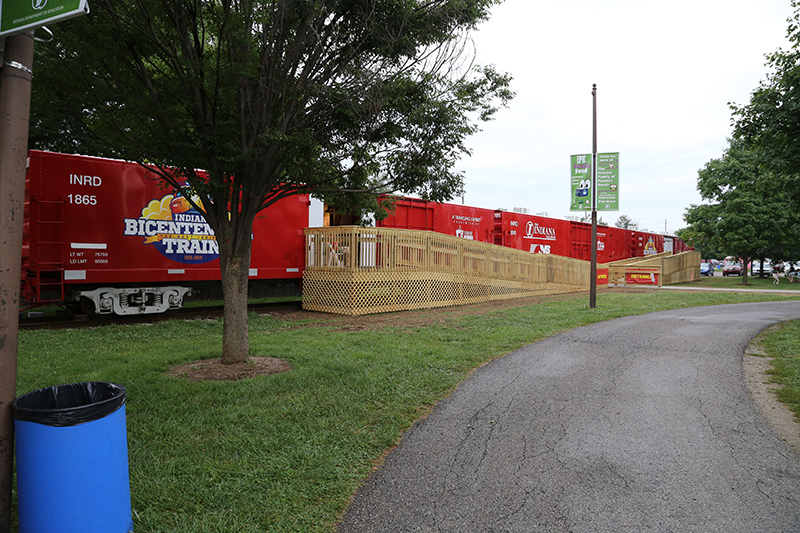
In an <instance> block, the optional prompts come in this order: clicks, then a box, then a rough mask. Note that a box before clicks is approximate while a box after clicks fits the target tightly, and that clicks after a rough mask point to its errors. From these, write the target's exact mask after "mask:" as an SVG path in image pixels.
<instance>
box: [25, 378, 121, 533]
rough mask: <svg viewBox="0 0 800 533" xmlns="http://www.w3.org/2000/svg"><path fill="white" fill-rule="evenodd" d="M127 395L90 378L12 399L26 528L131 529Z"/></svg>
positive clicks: (87, 532) (116, 532)
mask: <svg viewBox="0 0 800 533" xmlns="http://www.w3.org/2000/svg"><path fill="white" fill-rule="evenodd" d="M125 394H126V393H125V388H124V387H122V386H120V385H115V384H113V383H104V382H87V383H71V384H68V385H56V386H54V387H47V388H44V389H39V390H35V391H33V392H29V393H28V394H24V395H22V396H20V397H18V398H17V399H15V400H14V402H13V403H12V404H11V406H12V409H13V412H14V429H15V433H16V457H17V501H18V506H19V531H20V533H45V532H47V533H53V532H55V531H58V532H63V533H72V532H75V533H79V532H80V533H94V532H97V533H128V532H131V531H133V520H132V518H131V496H130V478H129V474H128V439H127V429H126V423H125Z"/></svg>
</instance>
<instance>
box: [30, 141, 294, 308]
mask: <svg viewBox="0 0 800 533" xmlns="http://www.w3.org/2000/svg"><path fill="white" fill-rule="evenodd" d="M25 185H26V194H25V208H26V209H25V222H24V234H23V250H22V256H23V257H22V279H21V283H22V292H21V294H22V299H23V301H24V303H25V304H26V305H27V306H28V307H33V306H36V305H40V304H44V303H59V304H64V305H66V306H67V307H70V308H73V309H82V310H83V311H84V312H96V313H99V314H112V313H113V314H120V315H126V314H143V313H156V312H163V311H166V310H174V309H177V308H179V307H180V306H181V305H182V302H183V299H184V297H185V296H187V295H188V294H190V293H191V291H192V290H196V289H197V287H198V286H202V285H203V284H206V283H209V282H215V281H217V282H218V280H219V279H220V270H219V249H218V247H217V242H216V239H215V237H214V232H213V231H212V230H211V228H210V227H209V225H208V224H207V223H206V222H205V220H204V219H203V217H202V216H201V215H200V214H199V213H198V212H197V211H196V210H194V209H193V208H192V207H191V205H190V204H189V203H188V202H187V201H186V199H185V198H182V197H181V196H180V195H179V194H178V193H177V192H176V191H175V190H173V189H172V188H170V187H167V186H165V185H164V184H163V183H162V182H160V181H158V180H157V179H155V174H154V173H153V172H152V171H150V170H148V169H147V168H145V167H143V166H141V165H138V164H135V163H129V162H125V161H118V160H111V159H102V158H96V157H86V156H75V155H66V154H58V153H51V152H40V151H30V153H29V159H28V170H27V176H26V184H25ZM309 205H310V200H309V197H308V195H298V196H293V197H289V198H286V199H284V200H281V201H280V202H278V203H276V204H274V205H273V206H271V207H269V208H268V209H266V210H264V211H262V213H261V214H260V215H259V217H258V218H257V219H256V221H255V223H254V227H253V232H252V241H253V243H252V244H253V251H252V259H251V266H250V280H251V282H257V281H268V280H269V281H278V280H281V281H292V282H295V283H297V284H298V285H299V280H300V279H301V278H302V271H303V265H304V261H305V255H304V239H303V228H304V227H306V226H308V225H309Z"/></svg>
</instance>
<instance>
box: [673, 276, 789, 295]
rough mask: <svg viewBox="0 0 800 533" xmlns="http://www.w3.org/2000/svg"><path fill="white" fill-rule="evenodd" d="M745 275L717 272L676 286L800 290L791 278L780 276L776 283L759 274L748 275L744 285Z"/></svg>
mask: <svg viewBox="0 0 800 533" xmlns="http://www.w3.org/2000/svg"><path fill="white" fill-rule="evenodd" d="M743 281H744V276H723V275H722V274H721V273H720V272H716V273H715V274H714V276H700V277H699V278H698V279H696V280H695V281H690V282H687V283H678V284H676V286H689V287H708V288H714V289H767V290H773V289H780V290H794V291H800V283H798V282H795V283H789V279H788V278H785V277H783V276H781V277H780V283H778V284H777V285H775V284H774V283H773V281H774V280H773V279H772V276H766V277H763V278H760V277H758V276H750V275H748V276H747V285H743Z"/></svg>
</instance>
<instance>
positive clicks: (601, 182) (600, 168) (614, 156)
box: [597, 152, 619, 211]
mask: <svg viewBox="0 0 800 533" xmlns="http://www.w3.org/2000/svg"><path fill="white" fill-rule="evenodd" d="M597 210H598V211H619V152H611V153H605V154H597Z"/></svg>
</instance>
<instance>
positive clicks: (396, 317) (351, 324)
mask: <svg viewBox="0 0 800 533" xmlns="http://www.w3.org/2000/svg"><path fill="white" fill-rule="evenodd" d="M644 290H646V289H631V288H624V289H615V288H611V287H609V288H607V289H603V291H604V292H623V291H624V292H628V293H630V292H641V291H644ZM581 294H584V293H583V292H577V293H576V292H571V293H565V294H555V295H552V294H551V295H545V296H533V297H529V298H516V299H511V300H495V301H492V302H485V303H480V304H472V305H461V306H453V307H439V308H434V309H419V310H416V311H398V312H396V313H383V314H378V315H364V316H345V315H329V314H325V313H316V312H312V311H287V312H280V313H275V314H279V315H280V318H281V319H282V320H286V321H288V322H297V323H299V322H303V321H308V324H299V325H298V326H297V327H298V328H303V327H320V326H324V327H332V328H334V329H335V330H336V331H372V330H378V329H383V328H387V327H390V328H391V327H394V328H414V327H418V326H430V325H434V324H441V323H444V322H452V320H453V319H458V318H459V317H464V316H472V315H479V314H486V313H491V312H494V311H499V310H502V309H509V308H511V307H524V306H528V305H535V304H539V303H544V302H556V301H561V300H564V299H568V298H574V297H575V296H576V295H581ZM585 294H586V295H587V296H588V292H586V293H585ZM289 369H290V368H289V364H288V363H286V362H285V361H282V360H280V359H277V358H274V357H251V358H250V359H249V360H248V361H247V362H245V363H236V364H233V365H223V364H222V361H221V360H220V359H207V360H203V361H196V362H194V363H188V364H185V365H181V366H177V367H174V368H172V369H170V371H169V375H171V376H174V377H177V378H182V379H188V380H191V381H232V380H238V379H246V378H252V377H257V376H263V375H268V374H277V373H280V372H286V371H288V370H289Z"/></svg>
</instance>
